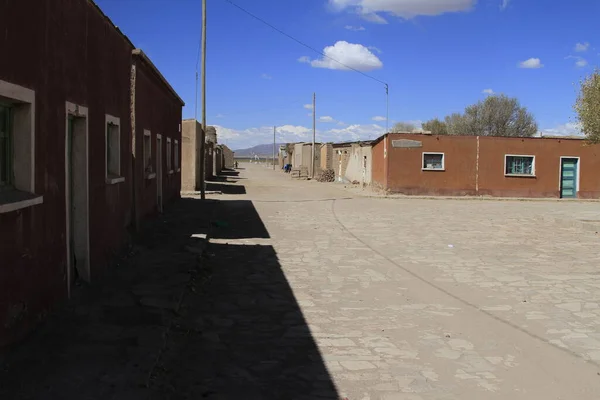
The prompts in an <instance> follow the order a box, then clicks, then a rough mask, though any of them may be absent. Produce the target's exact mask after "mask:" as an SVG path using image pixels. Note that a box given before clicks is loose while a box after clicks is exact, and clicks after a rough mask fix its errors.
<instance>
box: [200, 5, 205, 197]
mask: <svg viewBox="0 0 600 400" xmlns="http://www.w3.org/2000/svg"><path fill="white" fill-rule="evenodd" d="M205 142H206V0H202V134H201V135H200V198H201V199H202V200H206V190H205V189H206V188H205V185H206V183H205V176H204V175H205V173H206V154H205V152H206V145H205Z"/></svg>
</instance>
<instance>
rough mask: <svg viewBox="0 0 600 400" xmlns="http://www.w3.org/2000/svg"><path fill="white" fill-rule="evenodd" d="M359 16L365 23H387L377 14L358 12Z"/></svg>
mask: <svg viewBox="0 0 600 400" xmlns="http://www.w3.org/2000/svg"><path fill="white" fill-rule="evenodd" d="M359 15H360V16H361V18H362V19H364V20H365V21H367V22H372V23H374V24H380V25H385V24H387V23H388V22H387V20H386V19H385V18H383V17H382V16H381V15H379V14H375V13H370V12H364V11H361V12H359Z"/></svg>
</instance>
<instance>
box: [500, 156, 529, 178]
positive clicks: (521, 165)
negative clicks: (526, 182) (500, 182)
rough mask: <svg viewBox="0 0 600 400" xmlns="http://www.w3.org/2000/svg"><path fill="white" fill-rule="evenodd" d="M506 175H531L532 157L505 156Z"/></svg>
mask: <svg viewBox="0 0 600 400" xmlns="http://www.w3.org/2000/svg"><path fill="white" fill-rule="evenodd" d="M506 174H507V175H533V157H531V156H506Z"/></svg>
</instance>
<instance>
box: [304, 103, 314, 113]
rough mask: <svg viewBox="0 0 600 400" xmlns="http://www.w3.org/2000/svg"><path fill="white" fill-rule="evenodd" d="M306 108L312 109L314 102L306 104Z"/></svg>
mask: <svg viewBox="0 0 600 400" xmlns="http://www.w3.org/2000/svg"><path fill="white" fill-rule="evenodd" d="M304 108H306V109H307V110H312V109H313V105H312V104H305V105H304ZM311 115H312V114H311Z"/></svg>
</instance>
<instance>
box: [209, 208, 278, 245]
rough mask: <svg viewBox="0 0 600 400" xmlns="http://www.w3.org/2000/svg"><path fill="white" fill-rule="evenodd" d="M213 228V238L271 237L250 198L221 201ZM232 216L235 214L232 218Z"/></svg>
mask: <svg viewBox="0 0 600 400" xmlns="http://www.w3.org/2000/svg"><path fill="white" fill-rule="evenodd" d="M219 209H220V211H219V212H217V213H216V219H215V220H214V221H213V223H212V226H213V229H212V230H211V238H212V239H253V238H254V239H269V238H270V236H269V232H268V231H267V228H266V227H265V225H264V224H263V221H262V219H261V218H260V215H259V214H258V212H257V211H256V208H254V204H252V202H251V201H248V200H229V201H222V202H220V203H219ZM232 216H235V217H234V218H232Z"/></svg>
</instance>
